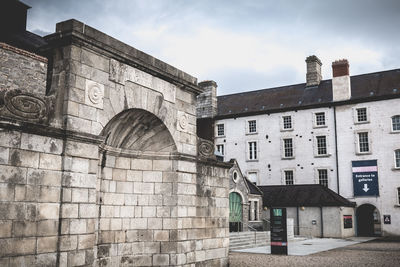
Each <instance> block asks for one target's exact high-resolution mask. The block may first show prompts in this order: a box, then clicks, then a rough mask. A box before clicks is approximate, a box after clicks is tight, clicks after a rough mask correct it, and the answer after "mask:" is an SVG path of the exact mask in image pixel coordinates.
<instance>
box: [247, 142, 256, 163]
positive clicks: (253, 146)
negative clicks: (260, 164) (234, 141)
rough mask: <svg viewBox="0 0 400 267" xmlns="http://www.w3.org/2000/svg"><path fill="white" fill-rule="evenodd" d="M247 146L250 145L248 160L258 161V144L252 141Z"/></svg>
mask: <svg viewBox="0 0 400 267" xmlns="http://www.w3.org/2000/svg"><path fill="white" fill-rule="evenodd" d="M247 145H248V159H249V160H256V159H257V142H256V141H250V142H247Z"/></svg>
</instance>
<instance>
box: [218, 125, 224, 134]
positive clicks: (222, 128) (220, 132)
mask: <svg viewBox="0 0 400 267" xmlns="http://www.w3.org/2000/svg"><path fill="white" fill-rule="evenodd" d="M224 135H225V125H224V124H223V123H219V124H217V136H224Z"/></svg>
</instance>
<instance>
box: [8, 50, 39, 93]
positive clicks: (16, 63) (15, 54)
mask: <svg viewBox="0 0 400 267" xmlns="http://www.w3.org/2000/svg"><path fill="white" fill-rule="evenodd" d="M0 62H1V63H0V89H6V88H7V89H23V90H25V91H26V92H31V93H39V94H44V93H45V90H46V78H47V59H46V58H43V57H41V56H38V55H35V54H33V53H30V52H27V51H25V50H22V49H18V48H15V47H13V46H10V45H7V44H5V43H0Z"/></svg>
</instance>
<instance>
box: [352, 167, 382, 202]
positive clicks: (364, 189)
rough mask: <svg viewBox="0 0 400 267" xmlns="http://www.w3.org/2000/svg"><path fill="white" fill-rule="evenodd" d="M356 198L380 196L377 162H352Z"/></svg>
mask: <svg viewBox="0 0 400 267" xmlns="http://www.w3.org/2000/svg"><path fill="white" fill-rule="evenodd" d="M352 172H353V189H354V196H355V197H359V196H361V197H362V196H379V186H378V164H377V160H357V161H352Z"/></svg>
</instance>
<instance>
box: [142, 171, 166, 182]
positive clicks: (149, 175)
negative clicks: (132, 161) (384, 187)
mask: <svg viewBox="0 0 400 267" xmlns="http://www.w3.org/2000/svg"><path fill="white" fill-rule="evenodd" d="M143 182H153V183H161V182H162V172H160V171H143Z"/></svg>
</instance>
